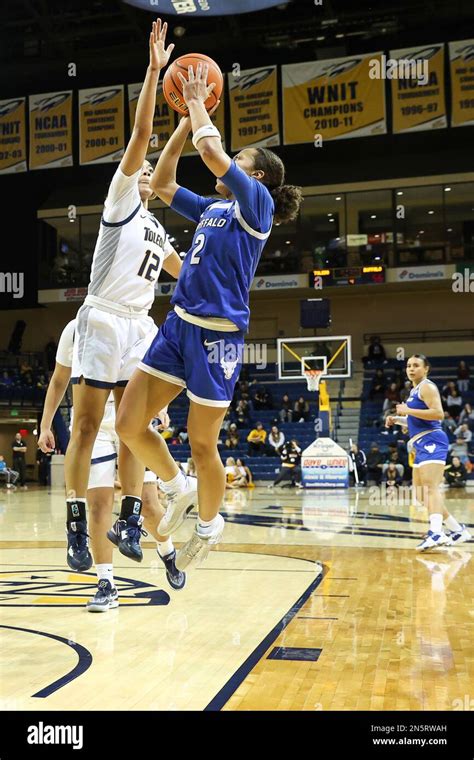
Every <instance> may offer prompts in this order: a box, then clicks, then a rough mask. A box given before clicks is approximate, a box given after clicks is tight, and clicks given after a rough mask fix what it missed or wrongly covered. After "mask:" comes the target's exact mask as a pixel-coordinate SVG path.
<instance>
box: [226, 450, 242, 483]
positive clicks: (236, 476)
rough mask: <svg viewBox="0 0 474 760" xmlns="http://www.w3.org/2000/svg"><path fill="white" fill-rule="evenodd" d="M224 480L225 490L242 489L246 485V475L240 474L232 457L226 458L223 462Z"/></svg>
mask: <svg viewBox="0 0 474 760" xmlns="http://www.w3.org/2000/svg"><path fill="white" fill-rule="evenodd" d="M225 479H226V484H225V487H226V488H232V489H234V488H242V486H246V485H247V478H246V475H245V474H242V472H240V470H239V468H238V467H237V465H236V462H235V459H234V458H233V457H227V459H226V460H225Z"/></svg>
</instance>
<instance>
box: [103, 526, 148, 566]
mask: <svg viewBox="0 0 474 760" xmlns="http://www.w3.org/2000/svg"><path fill="white" fill-rule="evenodd" d="M142 523H143V517H141V516H140V517H139V516H138V515H130V517H129V518H128V520H126V521H125V520H116V521H115V523H114V524H113V525H112V527H111V529H110V530H108V531H107V538H108V539H109V541H112V543H113V544H115V546H118V548H119V551H120V552H121V554H123V555H124V556H125V557H128V558H129V559H133V560H135V562H141V561H142V559H143V552H142V547H141V546H140V538H141V536H142V535H143V536H148V533H147V532H146V530H142V527H141V526H142Z"/></svg>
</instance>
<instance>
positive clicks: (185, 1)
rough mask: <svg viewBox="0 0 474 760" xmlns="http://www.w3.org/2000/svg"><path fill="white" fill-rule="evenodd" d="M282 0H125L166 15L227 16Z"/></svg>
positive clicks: (269, 6) (268, 5) (276, 3)
mask: <svg viewBox="0 0 474 760" xmlns="http://www.w3.org/2000/svg"><path fill="white" fill-rule="evenodd" d="M281 1H282V0H159V1H158V0H124V2H126V3H127V4H128V5H134V6H135V7H136V8H142V9H143V10H145V11H151V12H152V13H154V14H155V15H157V14H158V15H160V16H166V15H168V14H171V15H173V16H185V15H193V16H227V15H230V14H232V15H234V16H235V15H237V14H238V13H251V12H252V11H261V10H262V9H264V8H272V7H273V6H275V5H280V4H281Z"/></svg>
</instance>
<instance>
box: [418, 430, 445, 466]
mask: <svg viewBox="0 0 474 760" xmlns="http://www.w3.org/2000/svg"><path fill="white" fill-rule="evenodd" d="M413 448H414V450H415V462H414V464H413V467H421V466H422V465H424V464H446V459H447V457H448V448H449V441H448V436H447V435H446V433H445V432H444V430H433V432H432V433H427V434H426V435H424V436H422V437H421V438H418V440H417V441H415V442H414V444H413Z"/></svg>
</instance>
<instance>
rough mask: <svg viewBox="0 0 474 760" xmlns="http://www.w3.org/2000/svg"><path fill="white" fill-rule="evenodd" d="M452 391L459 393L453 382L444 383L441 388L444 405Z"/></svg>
mask: <svg viewBox="0 0 474 760" xmlns="http://www.w3.org/2000/svg"><path fill="white" fill-rule="evenodd" d="M453 391H459V388H458V386H457V384H456V383H455V382H454V380H448V382H447V383H445V384H444V385H443V387H442V388H441V398H442V399H443V401H444V403H446V400H447V398H448V396H450V395H451V394H452V392H453Z"/></svg>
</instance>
